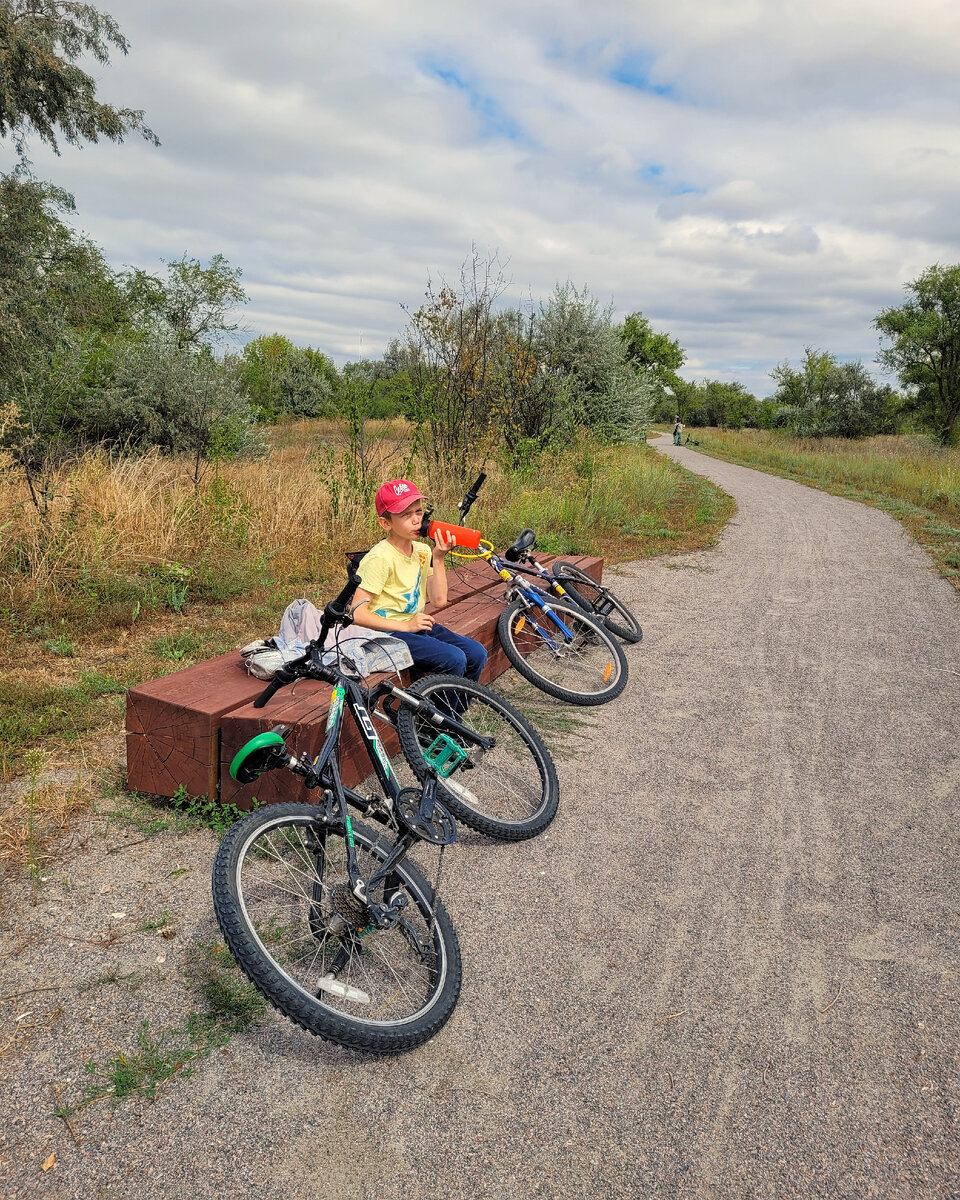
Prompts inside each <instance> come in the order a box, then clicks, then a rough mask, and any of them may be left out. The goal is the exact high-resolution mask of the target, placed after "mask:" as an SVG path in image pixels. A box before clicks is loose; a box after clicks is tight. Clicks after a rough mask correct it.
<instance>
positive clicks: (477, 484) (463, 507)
mask: <svg viewBox="0 0 960 1200" xmlns="http://www.w3.org/2000/svg"><path fill="white" fill-rule="evenodd" d="M486 478H487V473H486V471H481V472H480V474H479V475H478V476H477V478H476V479H475V480H474V483H473V487H471V488H470V489H469V490H468V492H467V494H466V495H465V496H464V498H463V499H462V500H461V501H460V503H459V504H458V505H457V508H459V510H460V519H461V520H463V518H464V517H465V516H466V515H467V513H468V512H469V511H470V509H471V507H472V506H473V502H474V500H476V498H477V493H478V492H479V491H480V489H481V488H482V487H483V483H484V480H485V479H486Z"/></svg>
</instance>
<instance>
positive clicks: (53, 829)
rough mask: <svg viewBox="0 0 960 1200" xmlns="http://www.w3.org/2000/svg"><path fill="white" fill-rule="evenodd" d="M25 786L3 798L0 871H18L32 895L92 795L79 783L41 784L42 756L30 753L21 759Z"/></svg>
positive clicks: (43, 759) (0, 830)
mask: <svg viewBox="0 0 960 1200" xmlns="http://www.w3.org/2000/svg"><path fill="white" fill-rule="evenodd" d="M25 766H26V768H27V770H28V772H29V774H28V778H27V781H26V786H25V787H23V788H18V789H17V790H15V791H13V792H11V793H10V794H9V795H7V796H6V797H5V800H4V803H3V806H2V808H0V869H2V870H4V871H10V870H22V871H26V873H27V875H28V876H29V879H30V883H31V887H32V888H33V890H34V892H36V890H37V889H38V888H39V886H40V884H41V883H42V882H43V881H44V877H43V872H44V870H46V869H47V863H49V862H52V861H54V860H55V858H56V855H55V854H54V852H53V847H54V846H55V845H56V843H57V842H58V840H59V839H60V837H61V836H62V834H63V833H64V832H65V831H66V830H67V829H68V828H69V826H70V824H71V821H72V820H73V819H74V818H75V817H76V815H77V814H78V813H81V812H85V811H86V810H87V809H88V808H89V807H90V802H91V798H92V793H91V789H90V787H89V785H88V784H87V783H85V782H84V781H81V780H75V781H74V782H73V783H70V784H60V783H51V782H47V783H44V782H42V772H43V769H44V766H45V756H44V754H43V753H42V751H40V750H36V749H34V750H32V751H30V752H29V753H28V754H27V756H26V757H25Z"/></svg>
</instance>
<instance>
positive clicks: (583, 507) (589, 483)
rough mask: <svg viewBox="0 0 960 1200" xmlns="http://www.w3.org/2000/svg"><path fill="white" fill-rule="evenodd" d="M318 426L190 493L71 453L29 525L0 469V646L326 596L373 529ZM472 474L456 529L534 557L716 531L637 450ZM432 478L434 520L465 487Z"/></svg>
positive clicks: (173, 642)
mask: <svg viewBox="0 0 960 1200" xmlns="http://www.w3.org/2000/svg"><path fill="white" fill-rule="evenodd" d="M330 426H331V423H330V422H317V421H312V422H310V421H304V422H299V423H296V424H293V425H289V426H286V427H284V429H283V430H282V431H277V434H276V442H277V444H276V446H275V448H274V450H273V451H272V453H271V454H270V455H269V456H268V457H267V458H266V459H264V460H263V461H259V462H238V463H229V464H225V465H224V466H223V467H222V468H221V470H220V471H219V473H218V474H216V475H214V476H213V477H212V478H211V479H210V480H209V481H207V482H204V483H203V484H202V485H201V486H200V487H199V488H198V487H195V486H194V484H193V481H192V479H191V478H190V475H189V471H188V469H187V464H185V463H184V462H181V461H179V460H177V459H173V458H162V457H160V456H157V455H147V456H145V457H141V458H135V459H121V458H117V459H112V458H109V457H106V456H104V455H102V454H96V453H91V454H87V455H85V456H83V457H82V458H80V459H79V460H78V461H77V462H75V463H73V464H72V465H70V466H69V467H65V468H64V469H63V471H62V472H61V473H60V475H59V476H58V477H57V479H56V481H55V485H54V500H53V503H52V506H51V509H50V514H49V517H48V519H45V520H44V519H41V518H40V517H39V516H37V514H36V513H35V512H34V511H33V510H32V509H31V506H30V504H29V503H28V502H27V498H26V495H25V493H24V486H23V483H22V481H21V480H20V479H19V477H18V476H17V475H16V473H13V472H10V471H8V472H6V473H5V474H3V475H2V476H0V527H2V528H3V529H4V538H3V541H2V543H0V579H2V586H0V635H5V636H6V638H7V639H8V640H11V639H22V638H24V637H26V638H37V639H39V640H40V641H42V642H43V644H44V645H45V647H46V648H47V649H48V651H49V652H50V653H51V654H54V655H60V656H68V655H69V654H71V653H75V647H76V644H77V642H78V640H79V635H80V634H84V633H86V634H90V633H93V634H96V633H98V632H99V633H106V632H109V631H124V630H127V631H129V630H131V629H133V628H134V627H135V626H136V625H137V624H138V623H142V622H144V621H149V620H154V619H156V618H157V617H160V616H162V615H164V614H166V615H171V614H172V615H180V614H183V615H186V614H188V613H191V612H197V611H198V606H205V605H211V604H224V603H229V602H231V601H233V600H236V599H237V598H238V597H243V598H245V600H246V601H247V602H248V603H250V604H251V605H255V604H257V603H259V604H260V605H261V606H262V605H263V603H264V601H267V603H268V604H269V603H272V601H273V597H274V596H275V595H277V594H278V593H280V594H282V595H283V596H284V597H286V598H287V599H293V598H294V597H295V596H296V595H297V594H298V593H301V592H303V591H304V589H307V590H308V591H309V592H310V593H311V594H313V595H317V593H318V591H319V592H321V593H322V591H323V590H324V589H329V588H332V587H333V585H335V584H336V583H338V582H339V580H340V579H341V578H342V576H343V552H344V550H346V549H355V548H358V547H362V546H365V545H370V544H372V543H373V542H374V541H375V540H376V539H377V538H378V537H379V536H380V533H379V528H378V526H377V524H376V521H375V518H374V514H373V507H372V504H371V503H370V496H369V495H367V494H366V493H365V492H363V491H359V490H358V489H357V487H356V486H355V485H353V484H351V473H350V465H349V462H348V460H347V458H346V457H345V455H344V454H343V453H342V452H338V451H337V450H336V449H335V447H336V446H337V445H338V444H339V443H338V441H337V438H338V434H337V431H336V430H334V429H331V428H330ZM401 432H402V430H401ZM409 454H410V449H409V444H408V443H406V442H404V441H403V440H398V442H397V444H396V450H395V453H394V456H393V458H392V459H390V460H387V461H386V462H384V463H383V465H382V466H381V467H380V471H381V472H382V473H383V474H385V475H389V474H390V473H391V472H396V473H397V474H404V475H406V474H408V473H411V472H412V473H413V474H414V475H415V476H416V475H417V474H418V469H417V467H416V464H413V465H411V464H410V462H409ZM478 465H479V464H478ZM485 466H486V470H487V472H488V480H487V483H486V484H485V486H484V488H483V491H482V492H481V494H480V499H479V501H478V503H477V505H476V507H475V509H474V511H473V513H472V514H471V518H472V519H474V520H476V521H478V522H479V523H480V524H481V526H482V527H483V530H484V532H485V534H486V535H487V536H488V537H491V538H492V539H493V540H494V541H496V542H497V543H498V544H501V545H502V544H504V543H505V542H508V541H510V540H512V539H513V538H514V537H515V536H516V534H517V532H518V531H519V529H520V528H522V527H523V526H524V525H527V524H532V525H534V526H535V527H536V529H537V532H538V534H539V536H540V539H541V545H542V546H543V548H544V549H545V550H548V551H554V552H558V553H577V552H580V553H586V552H603V553H604V554H606V555H607V556H608V557H613V558H617V557H620V558H623V557H636V556H638V555H640V556H642V555H644V554H648V553H656V552H657V550H658V549H659V548H660V543H662V542H663V540H664V539H665V538H670V537H671V535H674V536H673V537H672V538H671V540H675V535H676V534H680V535H681V539H680V540H681V541H684V540H689V541H693V542H698V543H699V542H701V540H702V538H703V536H705V535H706V536H709V530H710V527H711V526H713V525H715V524H716V523H717V522H718V521H719V522H721V523H722V520H723V515H724V509H725V506H724V503H723V502H722V499H721V497H720V494H719V493H717V492H716V489H713V492H712V493H711V492H710V485H706V484H704V483H703V482H693V481H691V480H690V478H689V477H688V476H687V475H686V474H685V472H684V471H683V470H682V469H681V468H679V467H677V466H676V465H675V464H674V463H672V462H670V461H668V460H666V459H664V458H662V457H660V456H659V455H657V454H656V453H654V452H653V451H652V450H649V449H648V448H647V447H646V445H626V446H607V445H603V444H600V443H595V442H591V441H581V442H580V443H578V444H577V445H575V446H573V447H572V448H566V449H565V450H564V451H563V453H558V454H556V455H553V456H547V457H545V458H544V459H542V460H541V461H540V462H539V463H538V464H537V465H536V468H535V469H529V470H527V471H526V472H524V473H519V474H517V473H507V472H505V471H504V470H503V469H501V468H500V467H499V466H498V465H497V464H496V463H487V464H485ZM378 477H379V476H378ZM434 482H435V486H434V489H433V494H432V496H431V500H432V502H433V503H434V505H435V506H436V511H437V514H438V515H447V516H452V515H454V514H455V513H456V504H457V501H458V499H459V498H460V496H461V495H462V493H463V490H464V486H465V483H466V482H467V481H466V480H464V479H462V478H459V477H457V478H455V477H453V474H452V473H451V475H450V477H449V478H446V479H444V478H440V479H436V478H435V481H434ZM370 490H372V488H371V489H370ZM727 509H729V505H727ZM643 518H651V519H650V520H644V519H643ZM282 607H283V605H281V609H282ZM153 651H154V653H155V654H156V655H158V656H160V657H163V658H168V659H170V660H171V661H175V662H180V661H183V660H184V659H187V658H194V657H198V656H202V655H203V654H204V653H206V646H205V644H204V641H203V639H202V638H201V637H200V635H199V634H198V633H197V632H196V622H191V628H190V629H182V630H179V631H177V633H176V634H164V636H163V638H161V639H157V638H155V639H154V644H153Z"/></svg>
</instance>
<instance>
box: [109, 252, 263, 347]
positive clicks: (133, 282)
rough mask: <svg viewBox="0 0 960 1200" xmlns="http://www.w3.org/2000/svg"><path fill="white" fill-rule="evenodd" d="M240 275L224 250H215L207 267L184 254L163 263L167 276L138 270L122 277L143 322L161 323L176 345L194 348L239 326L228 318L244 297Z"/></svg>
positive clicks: (239, 270) (237, 268) (132, 303)
mask: <svg viewBox="0 0 960 1200" xmlns="http://www.w3.org/2000/svg"><path fill="white" fill-rule="evenodd" d="M242 274H243V271H242V270H241V269H240V268H239V267H231V266H230V264H229V263H228V262H227V260H226V259H225V258H224V256H223V255H222V254H215V255H214V256H213V258H211V259H210V265H209V266H208V267H204V266H203V265H202V263H200V262H199V260H198V259H195V258H189V257H188V256H187V255H186V254H185V255H184V256H183V257H182V258H178V259H177V260H176V261H175V262H172V263H167V278H166V280H163V279H160V278H158V277H157V276H156V275H150V274H148V273H147V272H146V271H142V270H136V271H130V272H128V273H127V275H126V276H125V279H126V287H127V294H128V296H129V299H130V304H131V307H132V308H133V310H134V311H135V312H136V313H137V314H138V315H139V317H140V319H141V320H142V321H143V322H145V323H146V324H150V323H151V322H154V323H157V324H159V325H160V327H161V328H162V329H164V330H165V331H166V332H168V333H169V334H171V335H172V336H173V338H174V340H175V341H176V344H177V345H178V346H181V347H188V348H192V349H197V348H199V347H200V346H202V345H205V344H209V343H210V342H214V341H216V340H218V339H219V337H220V336H221V335H222V334H224V333H232V332H233V331H234V330H235V329H236V328H237V325H236V324H235V323H234V324H230V321H229V316H230V313H231V312H232V310H233V308H234V306H235V305H237V304H245V303H246V301H247V294H246V292H245V291H244V290H243V288H242V287H241V286H240V277H241V275H242Z"/></svg>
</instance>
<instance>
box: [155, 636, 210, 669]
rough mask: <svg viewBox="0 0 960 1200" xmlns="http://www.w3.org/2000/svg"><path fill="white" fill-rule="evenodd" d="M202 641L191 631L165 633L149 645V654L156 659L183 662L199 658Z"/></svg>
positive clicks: (201, 651)
mask: <svg viewBox="0 0 960 1200" xmlns="http://www.w3.org/2000/svg"><path fill="white" fill-rule="evenodd" d="M203 648H204V643H203V639H202V638H201V637H200V635H199V634H198V633H195V632H194V630H192V629H184V630H183V631H182V632H181V633H176V634H170V633H165V634H164V635H163V636H162V637H159V638H157V640H156V641H155V642H154V643H153V644H152V645H151V647H150V650H151V653H153V654H155V655H156V656H157V658H166V659H169V660H170V662H183V661H184V659H188V658H189V659H195V658H199V657H200V656H201V654H202V653H203Z"/></svg>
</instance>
